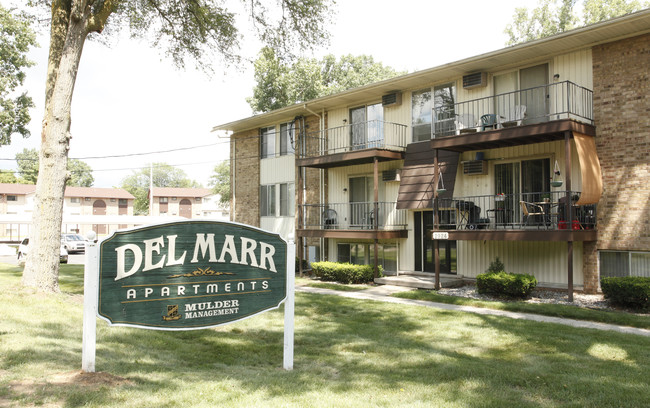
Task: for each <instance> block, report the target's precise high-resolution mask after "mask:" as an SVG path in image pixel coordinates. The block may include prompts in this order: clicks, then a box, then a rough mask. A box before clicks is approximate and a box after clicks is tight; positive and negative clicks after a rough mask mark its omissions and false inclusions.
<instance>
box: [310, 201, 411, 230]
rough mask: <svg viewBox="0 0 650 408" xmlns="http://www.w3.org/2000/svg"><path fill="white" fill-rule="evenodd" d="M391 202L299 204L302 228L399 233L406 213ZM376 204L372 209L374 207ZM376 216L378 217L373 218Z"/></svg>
mask: <svg viewBox="0 0 650 408" xmlns="http://www.w3.org/2000/svg"><path fill="white" fill-rule="evenodd" d="M396 204H397V203H395V202H378V203H374V202H359V203H330V204H306V205H303V206H302V208H303V219H304V222H303V223H302V228H304V229H333V230H372V229H379V230H399V229H405V228H406V225H407V212H406V210H398V209H397V208H396ZM375 205H376V208H375ZM375 214H378V216H375Z"/></svg>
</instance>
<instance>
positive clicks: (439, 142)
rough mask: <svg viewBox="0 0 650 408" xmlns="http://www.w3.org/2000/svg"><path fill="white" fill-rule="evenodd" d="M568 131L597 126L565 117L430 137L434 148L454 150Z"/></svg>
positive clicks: (547, 137)
mask: <svg viewBox="0 0 650 408" xmlns="http://www.w3.org/2000/svg"><path fill="white" fill-rule="evenodd" d="M565 132H578V133H582V134H585V135H589V136H595V135H596V128H595V127H594V126H592V125H588V124H585V123H581V122H577V121H575V120H571V119H563V120H556V121H550V122H543V123H537V124H534V125H524V126H513V127H505V128H500V129H496V130H488V131H484V132H475V133H466V134H461V135H457V136H446V137H440V138H435V139H432V140H431V148H432V149H441V150H449V151H454V152H467V151H473V150H484V149H496V148H500V147H510V146H519V145H526V144H533V143H542V142H550V141H555V140H562V139H564V133H565Z"/></svg>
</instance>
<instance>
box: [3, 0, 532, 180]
mask: <svg viewBox="0 0 650 408" xmlns="http://www.w3.org/2000/svg"><path fill="white" fill-rule="evenodd" d="M0 2H1V3H2V4H3V6H5V7H6V6H9V5H11V4H12V3H14V4H20V3H22V1H16V0H0ZM536 4H537V0H518V1H516V2H515V1H505V0H494V1H485V0H466V1H463V0H461V1H457V2H448V1H444V2H443V1H440V0H402V1H400V2H395V1H394V0H392V1H388V0H338V2H337V4H336V5H335V6H334V7H335V14H334V15H333V16H332V18H331V21H330V24H329V25H328V29H329V32H330V34H331V39H330V44H329V45H328V46H327V47H323V48H320V49H318V50H316V52H315V53H314V54H307V55H306V56H310V57H321V56H322V55H325V54H334V55H336V56H337V57H338V56H341V55H346V54H353V55H361V54H367V55H371V56H372V57H373V58H374V59H375V61H377V62H381V63H383V64H384V65H388V66H391V67H393V68H395V69H396V70H401V71H408V72H409V73H410V72H415V71H418V70H422V69H427V68H431V67H435V66H438V65H442V64H445V63H449V62H453V61H457V60H460V59H463V58H468V57H472V56H475V55H479V54H482V53H486V52H489V51H493V50H497V49H501V48H504V47H505V43H506V40H507V37H506V35H505V34H504V32H503V31H504V29H505V27H506V25H507V24H508V23H510V22H511V21H512V16H513V14H514V9H515V7H528V8H529V9H530V8H534V7H535V6H536ZM109 24H110V20H109ZM46 34H47V33H45V34H42V35H40V36H39V43H40V45H41V47H40V48H36V49H33V50H32V51H31V52H30V54H29V55H30V58H31V59H32V60H33V61H34V62H35V63H36V65H35V66H34V67H32V68H30V69H29V70H28V71H27V79H26V81H25V88H26V90H27V92H28V94H29V95H30V96H31V97H32V98H33V99H34V102H35V104H36V107H35V108H34V109H32V110H31V117H32V121H31V123H30V126H29V129H30V131H31V134H32V135H31V137H29V138H27V139H23V138H22V137H21V136H20V135H14V136H13V137H12V143H11V145H9V146H0V159H14V158H15V155H16V153H19V152H21V151H22V150H23V149H24V148H36V149H39V144H40V137H39V136H40V133H41V121H42V118H43V103H44V92H45V91H44V90H45V73H46V66H47V46H48V36H47V35H46ZM258 51H259V49H258V46H257V44H255V43H252V42H249V43H244V44H242V53H243V55H245V56H247V57H249V61H252V60H253V59H254V57H255V55H256V54H257V52H258ZM217 61H218V60H217ZM214 72H215V73H214V74H213V75H212V76H207V75H206V74H205V73H203V72H201V71H197V70H195V69H194V68H192V67H188V68H187V69H186V70H182V71H179V70H178V69H176V68H175V67H174V66H173V64H172V62H171V60H169V59H167V58H166V57H165V56H164V53H163V52H162V51H161V50H158V49H154V48H150V45H149V44H148V43H147V42H143V41H138V40H131V39H128V38H120V39H118V40H117V41H114V42H113V44H112V45H111V46H110V47H107V46H105V45H103V44H101V43H99V42H96V41H87V42H86V44H85V46H84V51H83V55H82V57H81V64H80V67H79V73H78V76H77V82H76V85H75V91H74V97H73V103H72V126H71V134H72V140H71V142H70V152H69V157H70V158H77V159H81V160H83V161H85V162H86V163H88V164H89V165H90V166H91V167H92V168H93V170H94V171H93V176H94V179H95V183H94V185H93V186H94V187H119V186H120V185H121V183H122V180H123V179H124V178H125V177H127V176H129V175H131V174H133V173H134V172H136V171H138V170H139V169H140V168H144V167H146V166H147V165H148V163H151V162H164V163H167V164H170V165H174V166H177V167H178V168H180V169H182V170H183V171H185V173H186V174H187V175H188V177H189V178H190V179H193V180H196V181H198V182H199V183H201V184H202V185H203V186H204V187H207V186H208V183H209V179H210V175H211V174H213V169H214V166H215V165H216V164H217V163H219V162H221V161H223V160H227V159H228V152H229V148H228V140H227V139H224V138H222V137H219V136H220V135H219V134H217V133H214V132H212V131H211V130H212V128H213V127H214V126H217V125H221V124H225V123H228V122H231V121H234V120H238V119H242V118H246V117H249V116H251V115H252V112H251V109H250V106H249V105H248V103H246V98H247V97H249V96H251V95H252V92H253V91H252V90H253V87H254V85H255V82H254V79H253V74H254V72H253V66H252V63H251V62H246V63H243V64H242V65H240V66H238V67H226V66H222V65H219V64H217V65H215V66H214ZM206 145H210V146H206ZM199 146H200V147H199ZM193 147H198V148H193ZM176 149H186V150H180V151H175V152H168V153H157V154H141V153H150V152H161V151H168V150H176ZM127 154H131V155H133V154H138V155H133V156H128V157H110V158H102V159H95V158H94V157H106V156H123V155H127ZM0 168H1V169H12V170H15V169H16V162H15V160H0Z"/></svg>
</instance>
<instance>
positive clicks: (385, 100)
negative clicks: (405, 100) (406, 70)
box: [381, 91, 402, 107]
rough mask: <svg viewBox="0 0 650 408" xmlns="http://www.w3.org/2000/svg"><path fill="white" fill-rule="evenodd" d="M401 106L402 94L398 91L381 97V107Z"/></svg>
mask: <svg viewBox="0 0 650 408" xmlns="http://www.w3.org/2000/svg"><path fill="white" fill-rule="evenodd" d="M401 104H402V93H401V92H399V91H395V92H391V93H389V94H386V95H384V96H382V97H381V105H382V106H383V107H389V106H400V105H401Z"/></svg>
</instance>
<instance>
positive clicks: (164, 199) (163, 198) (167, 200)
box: [158, 197, 169, 204]
mask: <svg viewBox="0 0 650 408" xmlns="http://www.w3.org/2000/svg"><path fill="white" fill-rule="evenodd" d="M158 202H159V203H160V204H167V203H168V202H169V197H160V198H159V199H158Z"/></svg>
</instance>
